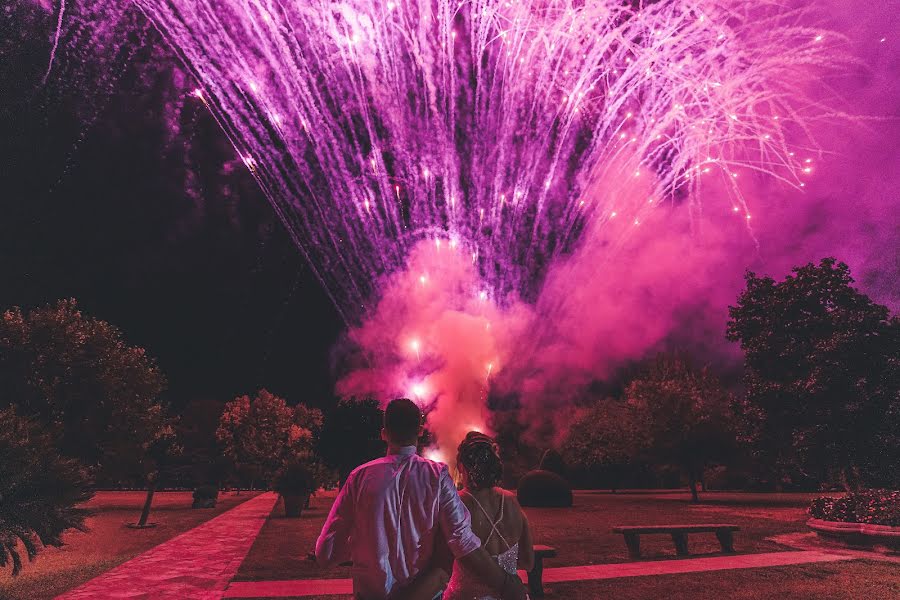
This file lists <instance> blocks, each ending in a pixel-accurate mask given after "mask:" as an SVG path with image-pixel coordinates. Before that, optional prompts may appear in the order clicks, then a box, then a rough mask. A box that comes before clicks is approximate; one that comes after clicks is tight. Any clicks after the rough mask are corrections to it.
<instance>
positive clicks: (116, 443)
mask: <svg viewBox="0 0 900 600" xmlns="http://www.w3.org/2000/svg"><path fill="white" fill-rule="evenodd" d="M165 385H166V380H165V377H163V375H162V373H161V372H160V370H159V368H158V367H157V366H156V363H155V361H153V359H151V358H150V357H149V356H147V354H146V352H145V351H144V349H143V348H139V347H137V346H130V345H128V344H127V343H126V342H125V340H124V339H123V336H122V333H121V332H120V331H119V330H118V329H116V328H115V327H114V326H112V325H110V324H109V323H107V322H105V321H100V320H98V319H93V318H90V317H86V316H84V315H83V314H82V313H81V312H80V311H79V310H78V306H77V303H76V302H75V300H60V301H59V302H58V303H57V304H56V305H51V306H46V307H43V308H38V309H35V310H32V311H31V312H30V313H28V314H27V315H25V314H24V313H23V312H22V311H21V309H19V308H13V309H11V310H8V311H6V312H5V313H3V315H2V318H0V391H2V392H3V393H4V399H5V400H6V403H7V404H10V403H12V404H15V405H16V406H17V408H18V410H19V412H20V413H21V414H24V415H28V416H31V417H34V418H36V419H37V420H38V421H40V422H41V423H42V424H44V425H45V426H46V427H47V428H48V429H49V431H50V432H51V433H52V434H53V435H54V437H55V438H56V439H57V440H58V446H59V449H60V451H61V452H62V453H63V454H64V455H66V456H71V457H74V458H77V459H79V460H80V461H81V462H82V463H84V464H85V465H87V466H91V467H96V466H99V467H100V468H101V472H100V474H101V475H102V476H105V477H109V478H113V477H117V476H121V473H117V472H115V471H116V470H114V469H107V468H105V467H106V465H111V464H116V465H121V464H122V459H124V458H127V457H128V456H129V455H131V456H135V455H137V454H138V452H137V450H138V449H140V448H143V447H145V446H146V445H147V444H148V443H149V442H150V441H151V440H152V439H154V438H155V437H156V435H157V434H158V432H159V427H158V425H159V424H160V422H161V420H162V418H161V415H162V414H163V412H164V411H163V410H162V406H161V405H160V403H159V402H158V397H159V395H160V394H161V393H162V392H163V390H164V389H165ZM0 402H3V400H0Z"/></svg>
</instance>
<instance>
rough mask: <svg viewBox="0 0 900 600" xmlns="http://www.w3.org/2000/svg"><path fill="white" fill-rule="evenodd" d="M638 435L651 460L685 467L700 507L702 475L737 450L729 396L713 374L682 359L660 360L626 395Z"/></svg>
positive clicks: (671, 356)
mask: <svg viewBox="0 0 900 600" xmlns="http://www.w3.org/2000/svg"><path fill="white" fill-rule="evenodd" d="M625 397H626V399H627V402H628V403H629V405H630V406H631V407H632V409H633V410H634V411H635V415H636V423H637V431H638V432H639V433H640V435H641V436H646V438H645V439H646V441H647V447H646V450H645V451H646V453H647V454H648V456H649V457H650V458H651V459H654V460H656V461H658V462H666V463H670V464H674V465H677V466H678V467H680V468H681V469H682V470H683V471H684V473H685V475H687V479H688V483H689V485H690V488H691V499H692V500H693V501H694V502H699V500H700V498H699V495H698V494H697V482H698V480H699V479H700V477H701V475H702V473H703V469H704V468H705V467H706V466H707V465H708V464H710V463H711V462H712V461H714V460H718V459H721V458H723V457H725V456H727V455H728V453H729V452H730V450H731V449H732V448H733V445H734V438H735V435H734V412H733V404H732V401H731V398H730V396H729V394H728V393H727V392H726V391H725V390H724V389H723V388H722V386H721V384H720V383H719V381H718V379H716V377H715V376H713V374H712V373H710V372H709V370H708V369H697V368H695V367H694V366H693V365H692V364H691V362H690V360H689V359H688V358H687V357H686V356H685V355H682V354H660V355H659V356H658V357H657V358H656V360H655V361H654V362H653V363H652V364H651V365H650V366H649V368H647V369H646V370H645V371H644V373H643V374H641V375H638V377H637V378H635V379H634V380H632V381H631V383H629V384H628V386H627V387H626V389H625Z"/></svg>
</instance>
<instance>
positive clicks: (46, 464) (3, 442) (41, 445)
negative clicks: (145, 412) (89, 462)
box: [0, 408, 94, 575]
mask: <svg viewBox="0 0 900 600" xmlns="http://www.w3.org/2000/svg"><path fill="white" fill-rule="evenodd" d="M44 431H45V428H42V427H39V426H38V425H37V424H36V423H35V422H34V421H32V420H30V419H26V418H24V417H20V416H19V415H17V414H16V413H15V411H14V409H12V408H7V409H3V410H0V567H6V566H7V565H8V564H10V563H12V573H13V575H18V574H19V571H21V569H22V558H21V556H20V555H19V547H20V543H21V546H22V547H24V548H25V552H26V553H27V555H28V559H29V560H32V559H33V558H34V557H35V556H36V555H37V553H38V550H39V549H40V546H41V545H44V546H62V533H63V532H64V531H66V530H67V529H78V530H80V531H84V529H85V525H84V520H85V518H86V517H87V516H88V515H89V514H90V512H89V511H88V510H86V509H84V508H78V505H79V504H82V503H84V502H87V501H88V500H90V499H91V497H92V496H93V495H94V492H93V491H92V490H91V483H92V482H91V479H90V476H89V474H88V471H87V469H85V468H84V467H83V466H82V465H81V464H80V463H78V462H77V461H75V460H73V459H70V458H63V457H61V456H60V455H59V454H58V453H57V450H56V446H55V445H54V443H53V440H52V439H51V438H50V436H49V435H48V434H46V433H45V432H44Z"/></svg>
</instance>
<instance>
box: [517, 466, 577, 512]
mask: <svg viewBox="0 0 900 600" xmlns="http://www.w3.org/2000/svg"><path fill="white" fill-rule="evenodd" d="M517 496H518V498H519V504H521V505H522V506H532V507H540V508H567V507H569V506H572V488H571V487H570V486H569V484H568V482H566V480H565V479H563V478H562V477H560V476H559V475H557V474H556V473H553V472H551V471H542V470H536V471H529V472H528V473H526V474H525V475H524V476H523V477H522V479H520V480H519V489H518V492H517Z"/></svg>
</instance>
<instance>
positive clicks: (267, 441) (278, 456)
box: [216, 389, 312, 489]
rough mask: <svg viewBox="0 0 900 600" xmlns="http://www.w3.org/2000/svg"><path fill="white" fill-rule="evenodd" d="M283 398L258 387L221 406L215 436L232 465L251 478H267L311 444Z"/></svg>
mask: <svg viewBox="0 0 900 600" xmlns="http://www.w3.org/2000/svg"><path fill="white" fill-rule="evenodd" d="M294 416H295V412H294V410H292V409H291V408H290V407H289V406H288V405H287V403H286V402H285V401H284V399H283V398H280V397H278V396H276V395H274V394H272V393H270V392H269V391H268V390H265V389H261V390H260V391H259V393H258V394H257V395H256V398H254V399H252V400H251V399H250V396H239V397H237V398H235V399H234V400H232V401H231V402H229V403H227V404H226V405H225V408H224V410H223V411H222V416H221V418H220V419H219V427H218V429H217V430H216V439H217V440H218V441H219V443H220V444H221V445H222V450H223V453H224V454H225V456H227V457H228V458H229V459H230V460H231V461H232V462H233V463H234V465H235V467H236V468H237V469H238V470H239V471H241V472H243V473H244V474H245V475H247V476H249V477H250V478H251V486H250V487H251V489H252V487H253V480H255V479H257V478H262V479H264V480H266V481H269V480H271V478H272V477H273V476H274V474H275V473H276V471H278V469H279V468H280V467H281V466H282V464H283V463H284V461H285V459H286V458H289V457H291V456H296V455H297V454H300V453H301V452H303V451H304V450H305V449H307V448H311V447H312V432H311V431H310V430H308V429H305V428H303V427H301V426H300V425H298V424H296V423H295V422H294Z"/></svg>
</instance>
